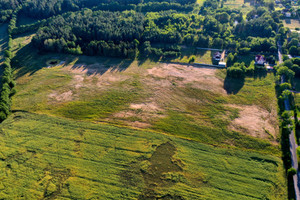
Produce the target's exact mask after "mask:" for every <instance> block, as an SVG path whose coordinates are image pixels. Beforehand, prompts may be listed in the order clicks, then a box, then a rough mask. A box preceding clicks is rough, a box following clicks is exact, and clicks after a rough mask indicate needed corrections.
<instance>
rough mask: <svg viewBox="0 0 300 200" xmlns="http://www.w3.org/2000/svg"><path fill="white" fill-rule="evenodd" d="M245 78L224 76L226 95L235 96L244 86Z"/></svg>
mask: <svg viewBox="0 0 300 200" xmlns="http://www.w3.org/2000/svg"><path fill="white" fill-rule="evenodd" d="M244 84H245V78H231V77H228V76H226V78H225V80H224V89H225V90H226V92H227V94H237V93H238V92H239V91H240V90H241V89H242V88H243V86H244Z"/></svg>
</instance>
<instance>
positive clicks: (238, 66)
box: [227, 63, 246, 78]
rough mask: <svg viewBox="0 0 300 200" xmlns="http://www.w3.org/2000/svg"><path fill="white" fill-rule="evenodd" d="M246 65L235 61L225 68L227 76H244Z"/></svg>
mask: <svg viewBox="0 0 300 200" xmlns="http://www.w3.org/2000/svg"><path fill="white" fill-rule="evenodd" d="M245 72H246V67H245V64H244V63H235V64H234V65H233V66H232V67H229V68H227V76H229V77H232V78H244V77H245Z"/></svg>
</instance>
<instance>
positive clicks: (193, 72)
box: [147, 64, 226, 94]
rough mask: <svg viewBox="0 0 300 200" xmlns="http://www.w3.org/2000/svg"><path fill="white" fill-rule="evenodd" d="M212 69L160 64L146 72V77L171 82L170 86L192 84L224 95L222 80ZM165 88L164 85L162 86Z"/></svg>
mask: <svg viewBox="0 0 300 200" xmlns="http://www.w3.org/2000/svg"><path fill="white" fill-rule="evenodd" d="M216 71H217V69H214V68H196V67H193V66H188V65H180V64H161V65H158V66H157V67H154V68H151V69H148V70H147V73H148V75H150V76H152V77H156V78H161V79H166V80H169V81H172V83H171V85H172V84H173V85H174V84H178V86H184V85H186V84H192V85H193V87H196V88H199V89H203V90H209V91H214V92H219V93H223V94H225V93H226V91H225V90H224V88H223V80H221V79H219V78H218V77H217V76H216V75H215V73H216ZM163 86H166V84H163ZM168 86H170V85H168Z"/></svg>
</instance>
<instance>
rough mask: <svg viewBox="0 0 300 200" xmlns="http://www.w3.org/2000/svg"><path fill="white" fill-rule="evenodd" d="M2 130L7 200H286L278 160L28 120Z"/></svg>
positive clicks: (2, 182) (0, 192) (125, 131)
mask: <svg viewBox="0 0 300 200" xmlns="http://www.w3.org/2000/svg"><path fill="white" fill-rule="evenodd" d="M0 128H1V135H0V147H1V154H0V166H1V168H0V176H1V179H0V198H3V199H42V198H44V199H155V198H156V199H228V200H230V199H232V200H236V199H245V200H252V199H253V200H254V199H285V198H286V190H285V179H284V176H283V169H282V161H281V160H280V159H279V158H277V157H273V156H267V155H262V154H257V153H249V152H242V151H239V150H229V149H222V148H216V147H211V146H207V145H203V144H200V143H197V142H192V141H188V140H183V139H178V138H176V137H171V136H166V135H163V134H158V133H154V132H150V131H140V130H134V129H129V128H121V127H115V126H110V125H104V124H93V123H89V122H75V121H72V120H66V119H59V118H54V117H48V116H46V115H39V114H29V113H24V112H17V113H14V114H12V115H11V116H10V117H9V118H8V119H7V120H6V121H5V122H4V123H2V124H1V126H0Z"/></svg>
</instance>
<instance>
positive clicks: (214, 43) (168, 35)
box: [0, 0, 300, 58]
mask: <svg viewBox="0 0 300 200" xmlns="http://www.w3.org/2000/svg"><path fill="white" fill-rule="evenodd" d="M195 3H196V0H116V1H111V0H50V1H48V0H39V1H37V0H0V6H1V7H2V8H3V9H2V11H1V12H0V15H1V18H0V21H1V22H5V21H8V20H10V19H12V20H11V21H14V20H15V18H16V15H25V16H29V17H34V18H37V19H39V20H40V21H38V22H37V23H35V24H31V25H29V26H21V27H16V26H15V24H16V23H15V22H14V23H11V26H10V31H11V33H12V34H19V33H23V32H26V31H30V30H37V29H39V30H38V32H37V34H36V36H35V37H34V39H33V44H34V45H35V46H36V47H37V48H38V49H39V50H41V51H56V52H65V53H72V54H86V55H105V56H106V55H112V56H115V57H126V58H128V57H130V58H133V57H135V56H136V55H138V52H145V50H144V49H141V48H145V47H147V48H149V45H150V46H151V45H154V44H155V43H160V44H171V45H187V46H197V47H204V48H207V47H209V48H218V49H228V50H230V51H234V52H237V53H240V54H247V53H249V52H251V51H252V52H263V53H274V52H276V51H277V44H276V43H277V41H282V43H284V41H286V39H287V33H288V29H287V28H284V27H283V24H282V22H281V17H282V15H281V14H280V12H278V11H275V10H274V7H272V6H269V5H268V4H267V3H266V2H260V5H263V6H259V7H257V8H255V9H252V10H251V11H250V12H248V13H247V14H246V15H244V14H243V13H242V12H241V10H239V9H234V8H228V7H223V6H222V4H221V2H220V1H217V0H207V1H205V2H204V4H203V6H202V7H200V8H199V9H198V10H197V9H196V10H197V12H198V13H197V12H196V13H195V12H190V11H193V10H194V11H196V10H195V8H196V7H197V6H196V4H195ZM264 4H266V5H264ZM16 10H17V11H18V12H16ZM49 17H50V18H49ZM46 19H47V20H46ZM296 40H297V41H298V43H299V40H298V37H296V38H295V40H293V42H292V43H291V44H294V45H290V44H288V42H287V41H286V42H285V44H284V46H283V48H284V50H285V51H286V53H288V52H289V51H290V50H291V52H292V54H294V55H299V54H300V49H299V48H298V46H297V44H298V43H297V44H296V42H295V41H296ZM145 42H150V43H146V44H145ZM151 48H152V47H151ZM175 49H177V48H175ZM152 50H153V52H156V53H155V55H157V56H159V55H160V54H163V53H164V51H163V50H162V51H161V50H159V49H158V50H155V49H154V48H152ZM175 52H177V50H175V51H174V48H171V52H169V53H171V54H174V55H177V54H176V53H175Z"/></svg>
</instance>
